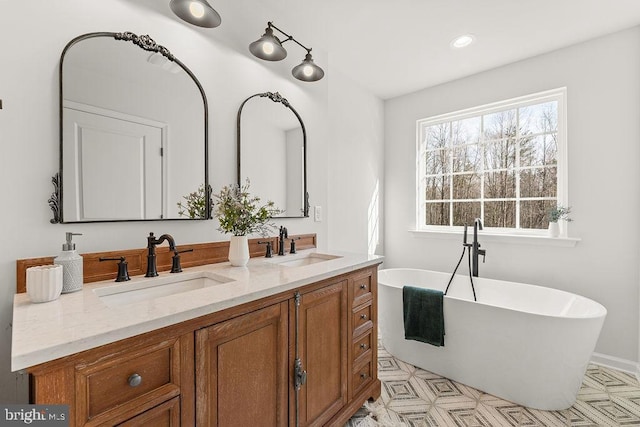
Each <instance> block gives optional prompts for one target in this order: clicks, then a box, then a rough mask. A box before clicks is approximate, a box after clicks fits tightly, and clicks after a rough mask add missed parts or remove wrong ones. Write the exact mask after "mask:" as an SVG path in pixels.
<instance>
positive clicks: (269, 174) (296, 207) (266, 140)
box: [237, 92, 309, 218]
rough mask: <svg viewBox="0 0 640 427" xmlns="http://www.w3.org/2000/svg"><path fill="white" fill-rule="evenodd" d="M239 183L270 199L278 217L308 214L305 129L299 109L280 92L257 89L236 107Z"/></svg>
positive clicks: (263, 198) (300, 216)
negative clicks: (278, 211)
mask: <svg viewBox="0 0 640 427" xmlns="http://www.w3.org/2000/svg"><path fill="white" fill-rule="evenodd" d="M237 131H238V141H237V143H238V146H237V148H238V177H237V178H238V185H242V184H243V183H244V181H245V180H246V179H248V180H249V181H250V183H251V193H252V194H255V195H256V196H258V197H260V199H261V200H263V201H267V200H271V201H273V202H274V203H275V205H276V206H277V207H278V208H279V209H281V210H282V211H283V212H282V213H281V214H280V215H277V217H278V218H304V217H308V216H309V203H308V193H307V172H306V169H307V168H306V166H307V161H306V149H307V133H306V130H305V127H304V123H303V122H302V118H300V115H299V114H298V112H297V111H296V110H295V109H294V108H293V107H292V106H291V104H289V101H287V100H286V99H285V98H283V97H282V96H281V95H280V94H279V93H277V92H275V93H273V92H265V93H257V94H255V95H252V96H250V97H248V98H247V99H245V100H244V102H243V103H242V104H241V105H240V108H239V109H238V118H237Z"/></svg>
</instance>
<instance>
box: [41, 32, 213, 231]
mask: <svg viewBox="0 0 640 427" xmlns="http://www.w3.org/2000/svg"><path fill="white" fill-rule="evenodd" d="M207 126H208V106H207V98H206V96H205V94H204V90H203V89H202V86H201V85H200V83H199V82H198V80H197V78H196V77H195V76H194V75H193V73H192V72H191V71H190V70H189V69H188V68H187V67H186V66H185V65H184V64H183V63H182V62H181V61H180V60H178V59H177V58H176V57H174V56H173V55H172V54H171V52H169V50H168V49H167V48H165V47H163V46H160V45H158V44H156V42H155V41H154V40H153V39H151V38H150V37H149V36H137V35H135V34H133V33H130V32H125V33H108V32H100V33H89V34H84V35H81V36H79V37H76V38H75V39H73V40H71V41H70V42H69V43H68V44H67V46H66V47H65V48H64V50H63V52H62V55H61V58H60V172H59V174H58V175H57V176H55V177H54V179H53V181H54V186H55V192H54V194H53V196H52V198H51V199H50V201H49V203H50V205H51V208H52V210H53V211H54V219H52V221H51V222H64V223H70V222H102V221H135V220H137V221H140V220H161V219H208V218H210V217H211V208H210V205H211V195H210V187H209V182H208V166H207V159H208V154H207V151H208V144H207V137H208V129H207Z"/></svg>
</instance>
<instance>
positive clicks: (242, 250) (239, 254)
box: [229, 236, 249, 267]
mask: <svg viewBox="0 0 640 427" xmlns="http://www.w3.org/2000/svg"><path fill="white" fill-rule="evenodd" d="M229 261H230V262H231V265H232V266H234V267H244V266H245V265H247V262H248V261H249V240H248V239H247V236H231V241H230V242H229Z"/></svg>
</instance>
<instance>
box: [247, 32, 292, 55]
mask: <svg viewBox="0 0 640 427" xmlns="http://www.w3.org/2000/svg"><path fill="white" fill-rule="evenodd" d="M249 52H251V54H253V56H256V57H258V58H260V59H264V60H266V61H280V60H282V59H284V58H286V57H287V51H286V50H285V48H284V47H282V43H280V40H279V39H278V38H277V37H276V36H274V35H273V29H271V27H267V29H266V30H265V31H264V34H263V35H262V37H260V38H259V39H258V40H256V41H254V42H253V43H251V44H250V45H249Z"/></svg>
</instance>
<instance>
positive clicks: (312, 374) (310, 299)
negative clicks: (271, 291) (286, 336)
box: [292, 280, 348, 426]
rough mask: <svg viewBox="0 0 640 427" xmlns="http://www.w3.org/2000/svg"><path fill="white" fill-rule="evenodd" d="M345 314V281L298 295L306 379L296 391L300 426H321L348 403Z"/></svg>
mask: <svg viewBox="0 0 640 427" xmlns="http://www.w3.org/2000/svg"><path fill="white" fill-rule="evenodd" d="M294 304H295V302H294ZM347 313H348V310H347V280H343V281H340V282H338V283H335V284H332V285H329V286H326V287H324V288H321V289H318V290H316V291H312V292H309V293H305V294H302V295H301V298H300V305H299V307H298V325H297V333H298V336H297V339H298V346H297V347H298V355H299V358H300V360H301V361H302V367H303V369H304V370H306V372H307V376H306V383H305V384H303V385H302V386H301V387H300V390H299V391H298V421H299V425H300V426H316V425H323V424H324V423H326V422H327V421H328V420H329V419H330V418H331V417H332V416H333V415H335V414H336V413H337V412H338V411H339V410H340V408H342V407H343V406H344V405H345V403H346V401H347V347H348V341H347V339H348V337H347ZM292 317H293V318H292V323H293V324H295V313H292ZM294 339H295V337H294ZM292 425H295V422H292Z"/></svg>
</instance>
